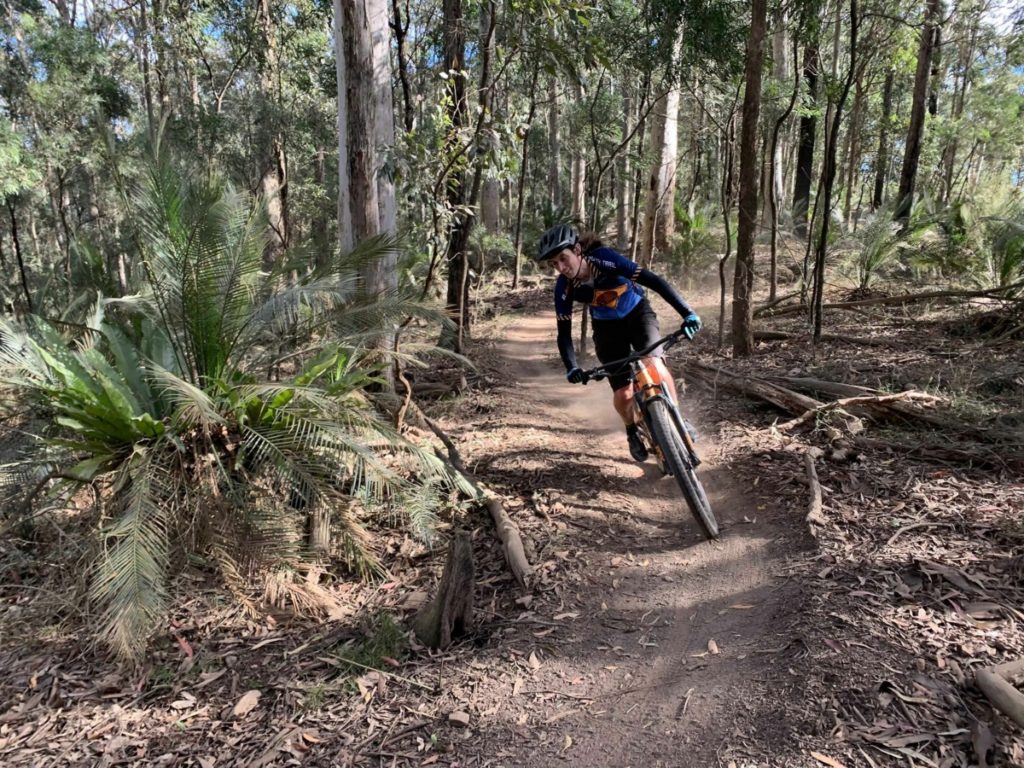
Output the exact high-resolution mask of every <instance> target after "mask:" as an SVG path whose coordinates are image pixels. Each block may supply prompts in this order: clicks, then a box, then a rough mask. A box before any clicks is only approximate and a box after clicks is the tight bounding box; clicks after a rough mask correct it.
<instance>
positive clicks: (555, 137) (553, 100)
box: [548, 75, 562, 211]
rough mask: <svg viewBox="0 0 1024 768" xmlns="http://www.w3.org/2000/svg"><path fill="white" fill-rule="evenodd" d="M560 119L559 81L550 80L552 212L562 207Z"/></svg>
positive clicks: (549, 159) (549, 134)
mask: <svg viewBox="0 0 1024 768" xmlns="http://www.w3.org/2000/svg"><path fill="white" fill-rule="evenodd" d="M560 125H561V121H560V120H559V118H558V80H556V79H555V76H554V75H552V76H551V78H550V79H549V80H548V200H549V202H550V203H551V210H552V211H557V210H558V209H559V208H560V207H561V206H562V140H561V132H560Z"/></svg>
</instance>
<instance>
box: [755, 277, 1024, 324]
mask: <svg viewBox="0 0 1024 768" xmlns="http://www.w3.org/2000/svg"><path fill="white" fill-rule="evenodd" d="M1022 286H1024V280H1022V281H1019V282H1016V283H1013V284H1012V285H1006V286H1003V287H1001V288H987V289H984V290H980V291H925V292H924V293H908V294H906V295H903V296H876V297H875V298H873V299H857V300H855V301H841V302H835V303H831V304H824V305H822V309H842V310H859V309H860V308H861V307H872V306H903V305H906V304H914V303H916V302H919V301H934V300H938V299H982V298H997V297H999V296H1002V295H1005V294H1008V293H1012V292H1013V291H1015V290H1016V289H1018V288H1020V287H1022ZM806 310H807V307H806V306H805V305H803V304H794V305H791V306H788V307H781V308H779V309H773V310H770V311H766V312H764V314H765V315H766V316H768V317H781V316H783V315H792V314H796V313H799V312H805V311H806Z"/></svg>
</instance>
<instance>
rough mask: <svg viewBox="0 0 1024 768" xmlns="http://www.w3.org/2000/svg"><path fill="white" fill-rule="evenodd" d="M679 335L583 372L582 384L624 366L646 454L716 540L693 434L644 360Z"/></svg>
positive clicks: (653, 367)
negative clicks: (673, 480) (646, 450)
mask: <svg viewBox="0 0 1024 768" xmlns="http://www.w3.org/2000/svg"><path fill="white" fill-rule="evenodd" d="M681 338H685V336H684V334H683V331H682V330H678V331H676V332H675V333H671V334H669V335H668V336H665V337H664V338H662V339H659V340H658V341H656V342H654V343H653V344H651V346H649V347H647V348H646V349H641V350H638V351H636V352H634V353H633V354H632V355H629V356H628V357H624V358H622V359H621V360H614V361H612V362H610V363H605V364H603V365H600V366H598V367H597V368H591V369H590V370H589V371H584V372H583V383H584V384H585V383H587V382H588V381H599V380H600V379H604V378H607V377H608V376H610V375H612V374H615V373H618V372H620V371H623V370H624V368H625V367H626V366H628V367H629V381H630V383H632V385H633V409H632V410H633V422H634V423H635V424H636V426H637V429H638V431H639V432H640V434H641V436H642V438H643V441H644V443H645V445H646V446H647V449H648V453H650V454H651V455H653V456H654V457H655V460H656V461H657V463H658V468H659V469H660V470H661V471H662V473H663V474H666V475H672V476H673V477H674V478H675V479H676V483H677V484H678V485H679V490H681V491H682V492H683V498H685V499H686V504H687V506H688V507H689V508H690V512H691V513H693V516H694V517H695V518H696V519H697V522H698V523H699V524H700V527H701V530H702V531H703V532H704V535H705V536H707V538H709V539H717V538H718V521H717V520H715V515H714V512H712V511H711V504H710V503H709V502H708V497H707V494H706V493H704V486H703V485H701V482H700V479H699V478H698V477H697V471H696V470H697V467H698V466H699V465H700V457H698V456H697V449H696V448H695V447H694V444H693V436H692V435H691V433H690V429H689V428H688V424H687V423H686V421H685V420H684V419H683V416H682V414H680V412H679V407H678V406H677V405H676V403H675V401H674V400H673V399H672V395H671V394H670V392H669V389H668V387H667V386H665V385H664V384H663V383H662V376H661V374H660V373H659V371H658V368H657V366H656V365H655V364H654V362H653V359H652V360H651V361H650V362H647V361H645V360H644V358H646V357H648V355H650V354H651V353H652V352H654V350H656V349H657V348H658V347H662V348H663V349H664V350H665V351H668V349H669V348H670V347H672V346H673V345H674V344H676V343H677V342H678V341H679V340H680V339H681Z"/></svg>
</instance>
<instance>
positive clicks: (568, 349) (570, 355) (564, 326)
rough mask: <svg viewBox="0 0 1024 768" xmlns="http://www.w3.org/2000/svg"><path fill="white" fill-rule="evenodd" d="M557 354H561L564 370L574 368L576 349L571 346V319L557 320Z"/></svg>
mask: <svg viewBox="0 0 1024 768" xmlns="http://www.w3.org/2000/svg"><path fill="white" fill-rule="evenodd" d="M558 354H560V355H561V356H562V362H563V363H565V370H567V371H571V370H572V369H573V368H576V367H577V366H576V350H575V349H574V348H573V346H572V320H559V321H558Z"/></svg>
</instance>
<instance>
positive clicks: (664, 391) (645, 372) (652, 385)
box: [584, 331, 701, 467]
mask: <svg viewBox="0 0 1024 768" xmlns="http://www.w3.org/2000/svg"><path fill="white" fill-rule="evenodd" d="M681 336H682V332H681V331H676V332H675V333H672V334H669V335H668V336H665V337H664V338H662V339H659V340H658V341H656V342H654V343H653V344H651V345H650V346H649V347H647V348H646V349H642V350H639V351H638V352H635V353H633V354H632V355H630V356H629V357H624V358H623V359H621V360H614V361H612V362H610V363H605V364H604V365H601V366H599V367H597V368H593V369H591V370H590V371H586V372H585V373H584V377H585V378H584V382H586V381H589V380H591V379H593V380H598V379H603V378H606V377H607V376H608V375H609V373H610V371H611V370H614V369H615V368H617V367H621V366H623V365H629V381H630V383H631V384H632V385H633V390H634V391H633V402H634V404H635V405H636V407H637V409H638V410H639V412H640V414H641V415H642V416H643V426H644V427H645V428H646V430H647V431H648V433H649V432H650V423H649V419H648V415H647V405H648V404H649V403H651V402H652V401H654V400H663V401H664V402H665V404H666V405H668V410H669V413H670V414H671V415H672V421H673V422H675V425H676V428H677V429H678V430H679V434H680V436H681V437H682V439H683V443H684V444H685V445H686V448H687V451H688V452H689V454H690V458H691V460H692V461H693V466H694V467H697V466H699V465H700V463H701V462H700V457H699V456H698V455H697V450H696V448H695V446H694V445H693V438H692V437H690V431H689V430H688V429H687V428H686V425H685V424H684V423H683V417H682V415H681V414H680V413H679V406H678V405H677V404H676V402H675V400H674V399H673V398H672V395H671V393H670V392H669V390H668V387H666V386H665V384H664V379H663V377H662V375H661V371H660V370H659V369H658V365H657V363H656V362H655V359H651V358H649V355H650V354H651V353H652V352H653V351H654V350H656V349H657V348H658V347H663V348H664V349H665V351H667V350H668V349H669V348H670V347H671V346H672V345H674V344H675V343H676V342H677V341H679V339H680V338H681ZM648 359H650V362H647V360H648ZM652 442H653V441H652Z"/></svg>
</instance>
